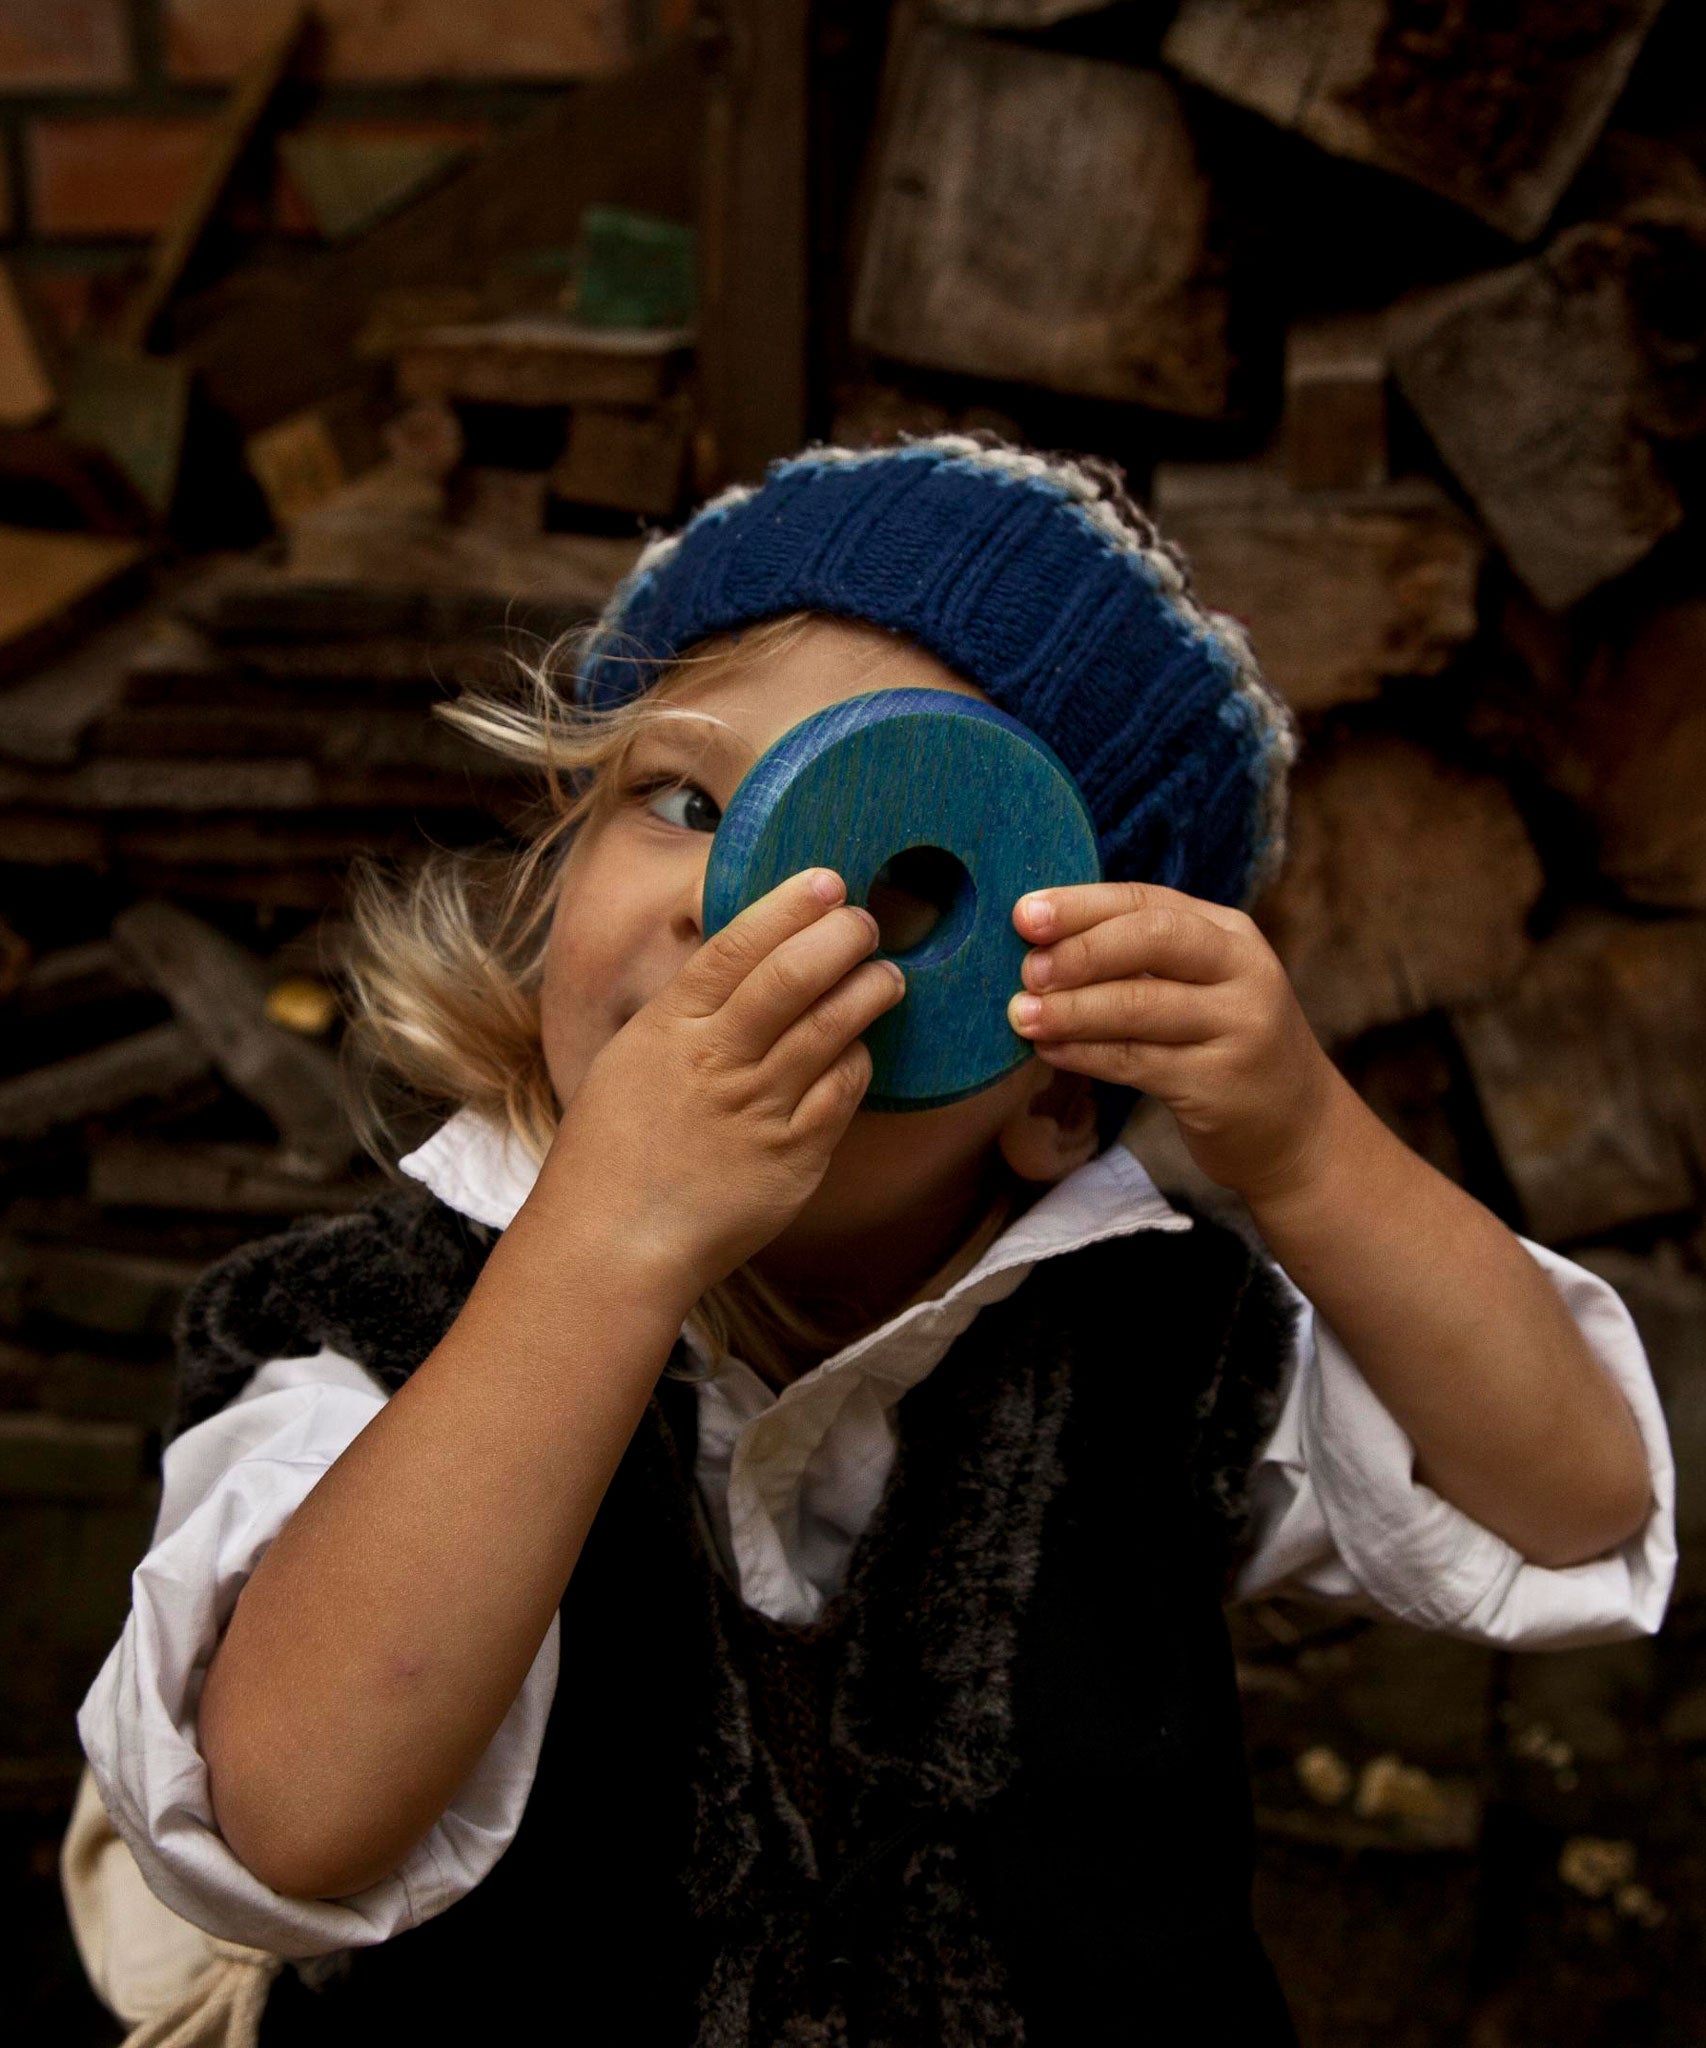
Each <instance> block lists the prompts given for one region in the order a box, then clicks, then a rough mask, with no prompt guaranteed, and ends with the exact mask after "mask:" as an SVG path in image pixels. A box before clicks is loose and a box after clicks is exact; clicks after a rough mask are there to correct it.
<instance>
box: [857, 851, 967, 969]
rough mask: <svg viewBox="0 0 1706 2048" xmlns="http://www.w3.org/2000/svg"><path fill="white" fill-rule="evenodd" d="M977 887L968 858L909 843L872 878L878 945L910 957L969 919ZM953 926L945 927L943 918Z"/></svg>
mask: <svg viewBox="0 0 1706 2048" xmlns="http://www.w3.org/2000/svg"><path fill="white" fill-rule="evenodd" d="M976 900H977V889H976V887H975V885H974V884H973V882H972V878H971V875H970V872H969V871H968V869H967V868H966V865H965V863H964V861H962V860H959V859H957V858H956V857H955V856H954V855H953V854H951V853H950V852H949V851H948V850H947V848H946V847H945V846H909V847H907V848H906V849H905V850H904V851H903V852H901V853H897V854H895V855H893V856H892V857H891V858H890V859H888V860H886V861H884V863H883V864H882V866H881V867H880V868H879V869H878V870H877V872H876V874H875V875H874V876H873V877H872V878H871V887H870V890H869V892H868V893H867V895H866V898H865V908H866V909H867V910H868V911H869V912H870V913H871V915H872V916H873V917H874V918H875V919H876V920H877V933H878V944H879V946H880V947H881V949H882V950H883V952H885V953H887V954H888V955H889V956H890V957H891V958H892V959H896V960H901V961H904V960H905V958H906V956H907V954H909V953H915V952H917V950H918V949H919V947H921V946H922V945H923V944H924V943H925V941H926V940H927V939H930V938H931V937H932V936H933V935H937V934H938V933H939V934H940V937H941V938H942V939H943V940H944V941H945V940H947V939H948V937H949V936H950V932H951V931H952V930H953V929H955V928H958V927H962V926H964V925H967V924H969V922H970V916H971V910H972V905H973V904H974V903H975V901H976ZM945 919H946V920H948V921H949V929H948V930H943V929H942V926H943V921H944V920H945Z"/></svg>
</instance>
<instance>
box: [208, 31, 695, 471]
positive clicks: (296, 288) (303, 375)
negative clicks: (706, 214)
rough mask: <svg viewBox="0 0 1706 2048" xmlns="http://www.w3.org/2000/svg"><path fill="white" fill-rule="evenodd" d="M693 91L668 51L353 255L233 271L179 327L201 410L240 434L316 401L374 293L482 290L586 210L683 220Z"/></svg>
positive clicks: (450, 186) (581, 95) (529, 133)
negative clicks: (203, 401)
mask: <svg viewBox="0 0 1706 2048" xmlns="http://www.w3.org/2000/svg"><path fill="white" fill-rule="evenodd" d="M700 92H701V83H700V72H699V58H698V54H697V51H696V49H695V47H694V45H693V42H692V40H691V39H690V38H688V37H685V36H683V37H679V38H676V39H675V40H674V41H672V42H671V43H669V44H668V45H667V46H666V47H663V48H660V49H659V50H658V51H657V52H656V53H655V54H653V55H652V56H650V57H647V58H643V59H641V60H640V61H639V62H637V63H636V64H634V65H633V66H631V67H630V68H629V69H627V70H625V71H624V72H622V73H621V74H620V75H618V76H615V77H611V78H607V79H597V80H593V81H591V82H589V83H588V84H586V85H584V86H579V87H576V88H575V89H574V90H573V91H571V92H568V93H566V94H564V95H563V96H562V98H561V99H560V100H559V101H558V102H557V103H556V104H555V105H554V106H553V107H551V108H550V109H549V110H548V111H547V112H545V113H543V114H541V115H540V116H539V117H538V118H537V120H535V121H532V122H529V123H527V124H525V125H524V126H522V127H520V128H518V129H516V130H515V131H514V132H512V133H510V134H506V135H501V136H499V137H498V138H496V139H495V140H494V141H493V142H492V143H491V144H490V146H489V147H488V148H486V149H485V150H483V151H482V152H481V153H480V154H479V155H478V156H476V157H475V158H474V159H473V160H472V161H471V162H470V163H469V164H468V165H467V166H466V167H465V168H464V169H462V170H460V171H455V172H452V174H451V175H450V177H449V178H448V179H447V180H446V181H445V183H444V184H443V185H441V186H439V187H437V188H436V189H435V190H434V191H433V192H432V193H430V194H429V195H428V196H427V197H426V198H424V199H422V200H419V201H417V202H416V203H415V204H413V205H411V206H409V207H407V208H405V209H404V210H403V212H401V213H398V214H395V215H393V216H392V218H391V219H389V220H387V221H384V222H382V223H381V224H380V225H379V226H378V227H376V228H374V229H372V230H370V232H369V233H367V234H365V235H363V236H362V237H361V238H360V239H359V240H357V241H354V242H350V243H347V244H345V245H343V246H342V247H340V248H337V249H332V250H327V251H325V252H323V253H316V254H312V255H294V256H291V257H289V258H286V259H281V260H278V261H273V262H265V261H256V262H253V263H249V264H246V265H244V266H243V267H242V269H241V270H240V271H239V272H236V273H233V275H232V276H231V277H230V278H229V279H227V280H226V281H224V282H223V283H222V284H220V285H217V286H214V287H212V288H211V289H210V290H209V291H207V292H205V293H204V294H202V295H201V297H200V298H199V299H198V300H195V301H193V302H188V303H186V304H185V305H184V307H183V308H182V312H181V319H180V322H179V325H180V329H181V333H182V347H183V349H184V351H185V352H186V353H187V354H188V355H189V357H190V359H191V360H192V361H193V362H194V363H195V364H196V365H197V366H198V368H199V369H200V371H201V373H202V378H203V382H204V384H205V387H206V389H207V392H208V394H209V397H210V398H211V400H212V402H213V404H214V405H215V406H217V407H218V408H219V409H220V410H221V411H222V412H225V413H228V414H229V415H230V416H231V417H232V418H234V419H235V420H236V421H237V422H238V423H239V425H240V426H241V427H242V428H243V430H244V431H245V432H246V433H253V432H255V431H256V430H257V429H259V428H261V427H266V426H270V425H271V424H272V423H273V422H274V421H275V420H279V419H283V418H284V417H285V416H286V415H287V414H289V413H293V412H297V411H300V410H301V409H302V408H303V407H304V406H308V405H313V404H315V403H316V402H317V401H318V400H320V399H322V398H325V397H328V396H330V395H331V394H332V393H333V392H335V391H337V390H339V389H341V388H342V387H343V386H344V385H345V384H347V383H348V381H349V365H350V355H351V348H352V344H353V343H354V341H355V338H356V336H357V334H358V333H359V332H360V331H361V328H362V326H363V325H364V323H365V322H366V320H367V317H368V311H369V308H370V306H371V305H372V303H373V301H374V299H375V297H376V296H377V295H378V294H380V293H382V292H395V291H403V290H422V289H425V290H443V289H446V288H462V289H470V288H471V289H475V290H479V289H482V288H483V287H484V286H485V284H486V281H487V279H488V277H489V276H490V275H491V273H492V270H493V267H494V265H496V264H498V263H500V262H501V261H502V260H503V259H504V258H505V257H506V256H508V255H510V254H512V253H514V252H518V251H525V250H533V249H541V248H565V247H568V246H569V245H570V244H571V243H572V242H573V241H574V238H575V232H576V229H577V228H578V226H579V222H580V217H581V213H582V210H583V209H584V208H585V207H586V206H587V204H588V203H589V202H591V201H594V200H609V201H612V202H615V203H618V204H622V205H628V206H633V207H636V208H639V209H641V210H643V211H646V212H650V213H657V214H661V215H663V216H665V217H666V218H669V219H675V220H690V219H692V218H693V215H694V211H695V207H696V203H697V201H696V192H697V180H698V157H699V107H700ZM281 335H288V336H289V337H290V346H289V347H288V348H281V347H280V346H279V337H280V336H281Z"/></svg>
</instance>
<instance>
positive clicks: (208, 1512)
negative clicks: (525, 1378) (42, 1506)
mask: <svg viewBox="0 0 1706 2048" xmlns="http://www.w3.org/2000/svg"><path fill="white" fill-rule="evenodd" d="M384 1401H385V1395H384V1393H383V1391H382V1390H381V1388H380V1387H379V1386H378V1385H377V1383H376V1382H375V1381H373V1380H372V1379H370V1378H369V1376H368V1375H367V1374H366V1373H365V1372H364V1371H363V1370H362V1369H361V1367H360V1366H358V1365H356V1364H354V1363H352V1361H350V1360H349V1359H347V1358H342V1357H340V1356H339V1355H338V1354H337V1353H336V1352H330V1351H322V1352H320V1353H318V1354H317V1355H316V1356H315V1357H313V1358H300V1359H284V1360H278V1361H275V1362H274V1363H272V1364H270V1365H266V1366H263V1367H262V1368H261V1369H260V1371H259V1372H257V1373H256V1374H255V1376H254V1378H253V1379H252V1380H251V1381H250V1383H249V1385H248V1387H247V1388H245V1390H244V1392H243V1394H242V1396H241V1397H240V1398H239V1399H238V1400H236V1401H235V1402H233V1403H232V1404H231V1405H230V1406H229V1407H227V1408H224V1409H222V1410H221V1411H220V1412H219V1413H218V1414H217V1415H214V1416H211V1417H209V1419H208V1420H207V1421H205V1422H202V1423H198V1424H197V1425H196V1426H195V1427H194V1428H193V1429H188V1430H186V1431H185V1432H184V1433H183V1435H182V1436H180V1437H178V1438H176V1439H175V1440H174V1441H173V1442H172V1443H171V1444H170V1445H169V1446H168V1448H167V1450H166V1455H165V1460H164V1468H163V1472H162V1491H161V1502H160V1514H159V1520H158V1522H157V1524H156V1527H155V1532H154V1541H153V1546H152V1548H151V1549H150V1550H149V1552H148V1554H147V1556H146V1557H144V1558H143V1560H142V1562H141V1564H139V1565H138V1566H137V1568H136V1571H135V1573H134V1574H133V1576H132V1579H131V1610H130V1615H129V1617H128V1619H127V1620H126V1622H125V1625H124V1632H123V1634H122V1635H121V1636H120V1637H119V1640H118V1643H117V1645H116V1646H115V1647H114V1649H113V1652H112V1654H111V1655H110V1656H109V1657H108V1658H107V1661H106V1663H105V1664H104V1665H103V1666H102V1667H101V1670H100V1673H99V1675H98V1676H97V1678H96V1679H95V1682H94V1684H93V1685H92V1686H91V1687H90V1689H89V1693H88V1696H87V1698H86V1699H85V1700H84V1702H83V1705H82V1708H81V1710H80V1712H79V1714H78V1717H77V1728H78V1733H79V1735H80V1736H81V1738H82V1742H83V1748H84V1751H85V1754H86V1755H87V1756H88V1759H89V1766H90V1769H91V1771H92V1772H93V1774H94V1777H95V1781H96V1784H97V1785H98V1786H99V1789H100V1794H101V1799H102V1803H103V1804H104V1805H105V1807H106V1810H107V1813H108V1815H109V1816H110V1817H111V1820H112V1823H113V1826H114V1827H115V1828H116V1829H117V1831H118V1832H119V1834H120V1835H122V1836H123V1838H124V1840H125V1843H126V1845H127V1846H128V1847H129V1849H130V1852H131V1854H132V1855H133V1856H134V1857H135V1859H136V1863H137V1866H138V1868H139V1869H140V1871H141V1872H142V1875H143V1877H144V1879H145V1880H146V1882H147V1884H148V1886H149V1889H150V1890H151V1891H153V1892H154V1893H155V1895H156V1896H157V1897H158V1898H160V1899H161V1900H163V1901H164V1903H165V1904H166V1905H168V1906H169V1907H170V1908H171V1909H172V1910H173V1912H175V1913H177V1914H179V1915H180V1916H181V1917H182V1918H184V1919H185V1920H189V1921H191V1922H193V1923H194V1924H195V1925H196V1926H198V1927H201V1928H204V1929H206V1931H207V1932H208V1933H210V1934H214V1935H217V1936H219V1937H220V1938H221V1939H223V1940H226V1941H234V1942H241V1943H244V1944H245V1945H247V1946H249V1947H252V1948H259V1949H266V1950H270V1951H271V1952H272V1953H273V1954H275V1955H281V1956H289V1957H303V1956H313V1955H326V1954H330V1953H331V1952H333V1951H334V1950H337V1949H346V1948H360V1947H365V1946H368V1945H370V1944H372V1943H374V1942H379V1941H384V1940H386V1939H387V1938H388V1937H390V1936H391V1935H393V1934H397V1933H400V1932H401V1931H402V1930H403V1929H404V1928H407V1927H413V1926H416V1925H418V1924H419V1923H420V1922H421V1921H423V1920H428V1919H431V1918H432V1916H433V1915H434V1914H435V1913H441V1912H443V1910H444V1909H445V1907H446V1906H449V1905H452V1904H454V1903H455V1901H456V1900H457V1899H459V1898H461V1897H462V1896H463V1895H464V1894H465V1893H467V1892H469V1891H471V1890H472V1889H473V1888H474V1886H475V1885H476V1884H478V1883H479V1881H480V1880H481V1878H483V1877H484V1876H485V1875H486V1873H487V1872H488V1871H489V1870H490V1869H491V1868H492V1866H493V1864H495V1863H496V1862H497V1860H498V1858H499V1857H500V1856H501V1855H502V1854H503V1852H504V1850H505V1849H506V1848H507V1847H508V1846H509V1843H510V1841H511V1840H512V1839H513V1837H514V1835H515V1831H516V1828H517V1827H518V1826H519V1825H520V1821H521V1815H522V1810H523V1808H524V1807H525V1805H526V1803H527V1796H528V1793H529V1792H530V1791H531V1789H532V1785H533V1776H534V1771H535V1769H536V1768H537V1765H538V1760H539V1750H540V1746H541V1744H542V1742H543V1740H544V1735H545V1722H546V1718H547V1716H548V1715H549V1713H550V1709H551V1701H552V1698H553V1696H554V1694H555V1691H556V1683H557V1655H558V1644H557V1623H556V1621H555V1620H554V1619H553V1621H552V1623H551V1627H550V1630H549V1632H548V1633H547V1635H546V1637H545V1640H544V1642H543V1643H542V1644H541V1646H540V1649H539V1654H538V1656H537V1657H536V1658H535V1659H534V1662H533V1666H532V1669H531V1670H530V1671H529V1673H528V1675H527V1678H526V1680H525V1681H524V1682H523V1684H522V1688H521V1691H520V1692H519V1694H518V1695H517V1696H516V1699H515V1702H514V1704H513V1705H512V1706H511V1708H510V1711H509V1714H508V1716H507V1717H506V1718H505V1720H504V1722H503V1723H502V1725H501V1726H500V1727H499V1729H498V1731H497V1733H496V1735H495V1736H494V1737H493V1738H492V1741H491V1744H490V1746H489V1747H488V1748H487V1750H486V1753H485V1755H484V1756H483V1757H482V1758H481V1760H480V1762H479V1763H478V1764H477V1765H476V1766H475V1767H474V1769H473V1771H472V1772H471V1773H470V1774H469V1776H468V1779H467V1780H466V1782H465V1783H464V1784H463V1786H462V1787H461V1789H460V1790H459V1791H458V1793H457V1795H456V1798H455V1800H454V1801H453V1802H452V1804H451V1806H450V1807H449V1809H448V1810H447V1811H446V1812H445V1813H444V1814H443V1815H442V1816H441V1817H440V1819H439V1821H438V1822H437V1824H436V1825H435V1826H434V1827H433V1829H432V1831H431V1832H430V1833H429V1834H428V1835H427V1836H426V1838H425V1840H423V1841H422V1842H421V1843H420V1844H419V1845H418V1846H417V1847H416V1848H415V1849H414V1850H412V1851H411V1852H410V1854H409V1856H408V1857H407V1858H406V1860H405V1861H404V1862H403V1864H402V1865H401V1866H400V1867H399V1868H398V1869H397V1870H396V1871H395V1872H394V1873H393V1874H392V1875H391V1876H390V1877H388V1878H386V1879H385V1880H384V1881H383V1882H382V1883H380V1884H376V1885H374V1886H372V1887H371V1889H369V1890H367V1891H364V1892H359V1893H356V1894H355V1895H354V1896H352V1897H350V1898H346V1899H338V1900H325V1899H294V1898H288V1897H286V1896H284V1895H283V1894H281V1893H279V1892H275V1891H273V1890H271V1889H270V1888H269V1887H268V1886H266V1885H264V1884H262V1883H261V1881H260V1879H259V1878H257V1877H255V1876H254V1875H253V1874H252V1872H250V1871H249V1870H247V1869H246V1868H245V1867H244V1866H243V1865H242V1864H241V1863H239V1862H238V1860H237V1858H236V1857H235V1856H234V1855H233V1854H232V1852H231V1850H230V1849H229V1848H228V1847H227V1846H226V1844H225V1842H224V1840H223V1838H222V1837H221V1835H220V1833H219V1830H218V1828H217V1827H216V1825H215V1823H214V1818H213V1807H212V1802H211V1800H210V1798H209V1796H208V1782H207V1767H206V1765H205V1764H204V1763H203V1761H202V1757H201V1752H200V1750H199V1749H198V1748H197V1746H196V1712H197V1707H198V1704H199V1701H200V1697H201V1686H202V1679H203V1676H204V1674H205V1672H206V1670H207V1666H208V1664H209V1662H210V1661H211V1659H212V1656H213V1652H214V1650H215V1648H216V1647H217V1645H218V1642H219V1638H220V1634H221V1631H222V1630H223V1629H224V1627H225V1624H226V1622H227V1621H228V1620H229V1618H230V1614H231V1610H232V1608H233V1607H234V1606H235V1605H236V1601H237V1596H238V1594H239V1593H240V1592H241V1591H242V1588H243V1585H244V1583H245V1581H246V1580H247V1579H248V1576H249V1574H250V1573H251V1572H252V1571H253V1570H254V1568H255V1566H256V1565H257V1564H258V1563H259V1562H260V1560H261V1558H262V1557H263V1556H264V1555H265V1554H266V1550H267V1546H268V1545H269V1544H270V1543H271V1542H272V1540H273V1538H274V1537H275V1536H276V1535H277V1534H278V1532H279V1530H280V1529H281V1528H283V1526H284V1524H285V1523H286V1521H288V1520H289V1518H290V1516H291V1515H292V1514H293V1513H294V1512H295V1510H296V1508H297V1507H298V1506H299V1505H300V1503H301V1502H302V1500H303V1499H304V1498H305V1497H306V1496H307V1494H308V1493H309V1492H310V1491H311V1489H312V1488H313V1486H314V1485H315V1483H316V1482H317V1481H318V1479H319V1478H320V1476H321V1474H322V1473H323V1472H324V1471H325V1470H326V1468H327V1467H328V1466H329V1465H330V1464H331V1463H332V1462H333V1461H334V1460H335V1459H336V1458H337V1457H339V1456H340V1455H341V1453H342V1452H343V1451H344V1450H345V1449H346V1448H347V1446H348V1445H349V1444H350V1443H351V1442H352V1441H353V1440H354V1438H355V1437H356V1436H357V1435H359V1434H360V1432H361V1431H362V1430H363V1429H364V1428H365V1427H366V1426H367V1424H368V1423H369V1422H370V1421H372V1419H373V1417H374V1416H375V1415H376V1414H377V1413H378V1412H379V1410H380V1408H381V1407H383V1405H384Z"/></svg>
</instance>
